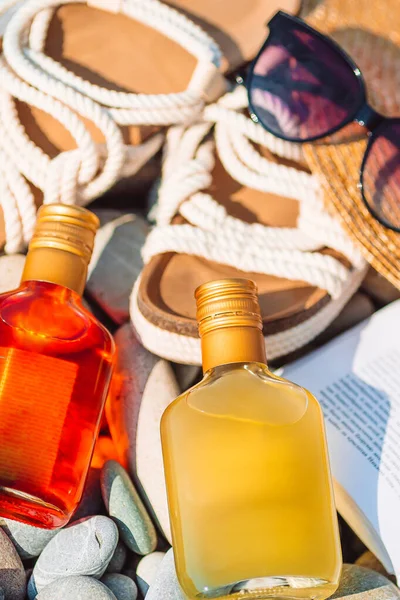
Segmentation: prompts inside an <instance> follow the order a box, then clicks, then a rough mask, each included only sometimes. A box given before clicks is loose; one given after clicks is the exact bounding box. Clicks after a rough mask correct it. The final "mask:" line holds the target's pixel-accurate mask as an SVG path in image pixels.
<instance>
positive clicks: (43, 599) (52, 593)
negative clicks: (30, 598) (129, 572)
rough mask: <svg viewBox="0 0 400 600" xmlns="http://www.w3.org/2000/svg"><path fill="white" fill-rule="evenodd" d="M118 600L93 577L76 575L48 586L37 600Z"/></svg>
mask: <svg viewBox="0 0 400 600" xmlns="http://www.w3.org/2000/svg"><path fill="white" fill-rule="evenodd" d="M94 599H96V600H118V599H117V598H116V597H115V595H114V594H113V593H112V591H111V590H110V589H109V588H108V587H106V586H105V585H103V584H102V583H100V581H97V579H93V578H92V577H84V576H82V575H75V576H71V577H64V578H63V579H57V580H56V581H53V583H50V584H49V585H47V586H46V587H45V588H44V589H43V590H41V591H40V592H39V594H38V595H37V596H36V597H35V600H94Z"/></svg>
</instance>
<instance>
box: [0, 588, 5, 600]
mask: <svg viewBox="0 0 400 600" xmlns="http://www.w3.org/2000/svg"><path fill="white" fill-rule="evenodd" d="M0 600H5V595H4V592H3V590H2V589H0Z"/></svg>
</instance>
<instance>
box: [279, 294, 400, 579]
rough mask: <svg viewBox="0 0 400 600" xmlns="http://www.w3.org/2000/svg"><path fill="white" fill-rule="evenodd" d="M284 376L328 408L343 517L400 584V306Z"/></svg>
mask: <svg viewBox="0 0 400 600" xmlns="http://www.w3.org/2000/svg"><path fill="white" fill-rule="evenodd" d="M283 376H284V377H286V378H287V379H290V380H291V381H293V382H295V383H298V384H300V385H302V386H304V387H306V388H308V389H309V390H310V391H311V392H312V393H313V394H314V395H315V396H316V397H317V398H318V400H319V401H320V403H321V405H322V408H323V410H324V414H325V423H326V429H327V437H328V446H329V453H330V461H331V468H332V474H333V477H334V480H335V497H336V504H337V508H338V510H339V512H340V513H341V515H342V516H343V518H344V519H345V520H346V521H347V522H348V523H349V525H350V526H351V527H352V529H353V530H354V531H355V532H356V534H357V535H358V536H359V538H360V539H361V540H362V541H363V542H364V543H365V545H366V546H368V547H369V548H370V550H371V551H372V552H373V553H374V554H375V555H376V556H377V557H378V558H379V560H380V561H381V562H382V563H383V565H384V566H385V568H386V570H387V571H388V572H389V573H394V574H395V575H396V576H397V577H400V300H398V301H396V302H394V303H392V304H389V305H388V306H386V307H385V308H383V309H382V310H380V311H378V312H377V313H375V314H374V315H373V316H372V317H371V318H370V319H368V320H366V321H364V322H363V323H361V324H360V325H358V326H357V327H354V328H353V329H351V330H350V331H347V332H346V333H344V334H342V335H341V336H339V337H337V338H336V339H334V340H333V341H331V342H329V343H328V344H327V345H326V346H323V347H322V348H319V349H318V350H316V351H314V352H312V353H311V354H309V355H308V356H305V357H304V358H302V359H300V360H298V361H296V362H295V363H292V364H290V365H287V366H286V367H285V368H284V370H283ZM321 550H322V549H321Z"/></svg>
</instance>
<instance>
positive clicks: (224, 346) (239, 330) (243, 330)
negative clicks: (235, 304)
mask: <svg viewBox="0 0 400 600" xmlns="http://www.w3.org/2000/svg"><path fill="white" fill-rule="evenodd" d="M201 351H202V357H203V371H204V373H205V372H206V371H208V370H209V369H212V368H213V367H217V366H219V365H226V364H229V363H239V362H240V363H243V362H246V363H249V362H258V363H264V364H266V363H267V357H266V353H265V341H264V336H263V334H262V331H260V329H258V328H257V327H240V326H239V327H223V328H220V329H213V330H211V331H208V332H207V333H205V334H204V335H203V336H202V338H201Z"/></svg>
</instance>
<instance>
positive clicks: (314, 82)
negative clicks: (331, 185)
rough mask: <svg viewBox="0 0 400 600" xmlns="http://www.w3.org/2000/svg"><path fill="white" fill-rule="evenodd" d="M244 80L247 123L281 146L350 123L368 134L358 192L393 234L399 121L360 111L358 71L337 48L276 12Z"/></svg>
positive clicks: (398, 216) (363, 103) (399, 220)
mask: <svg viewBox="0 0 400 600" xmlns="http://www.w3.org/2000/svg"><path fill="white" fill-rule="evenodd" d="M268 26H269V30H270V33H269V36H268V39H267V41H266V42H265V43H264V45H263V46H262V48H261V50H260V52H259V53H258V55H257V57H256V58H255V60H254V61H253V63H252V65H251V67H250V72H249V75H248V80H247V90H248V95H249V107H250V113H251V117H252V119H253V120H254V121H256V122H259V123H260V124H261V125H262V126H263V127H264V128H265V129H266V130H267V131H269V132H270V133H272V134H273V135H275V136H276V137H279V138H281V139H283V140H287V141H289V142H312V141H315V140H319V139H321V138H324V137H325V136H328V135H331V134H333V133H335V132H337V131H339V130H340V129H342V128H343V127H345V126H346V125H348V124H349V123H352V122H356V123H358V124H360V125H361V126H363V127H365V128H366V129H367V132H368V137H369V141H368V146H367V149H366V152H365V155H364V158H363V161H362V165H361V170H360V182H359V188H360V191H361V195H362V198H363V200H364V203H365V205H366V207H367V208H368V210H369V212H370V213H371V214H372V215H373V216H374V217H375V219H377V220H378V221H379V222H380V223H381V224H382V225H384V226H385V227H388V228H389V229H392V230H393V231H397V232H400V118H394V119H389V118H386V117H384V116H383V115H380V114H379V113H377V112H376V111H375V110H374V109H373V108H372V107H371V106H369V104H368V103H367V95H366V86H365V82H364V79H363V76H362V74H361V71H360V69H359V68H358V67H357V65H356V64H355V63H354V62H353V60H352V59H351V58H350V56H348V55H347V54H346V53H345V52H344V50H342V48H340V46H338V45H337V44H336V43H335V42H334V41H333V40H331V39H330V38H328V37H326V36H324V35H322V34H321V33H319V32H318V31H316V30H315V29H313V28H312V27H309V26H308V25H307V24H306V23H304V21H302V20H301V19H298V18H297V17H292V16H291V15H288V14H286V13H284V12H281V11H280V12H278V13H277V14H276V15H275V16H274V17H273V18H272V19H271V20H270V22H269V23H268Z"/></svg>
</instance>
